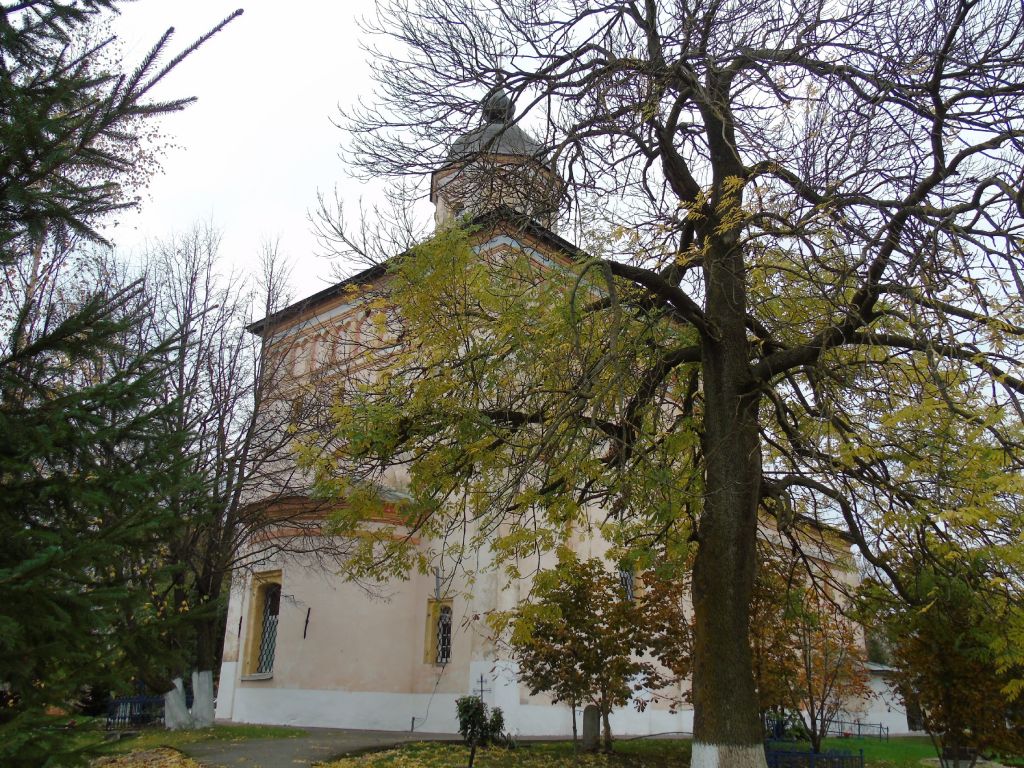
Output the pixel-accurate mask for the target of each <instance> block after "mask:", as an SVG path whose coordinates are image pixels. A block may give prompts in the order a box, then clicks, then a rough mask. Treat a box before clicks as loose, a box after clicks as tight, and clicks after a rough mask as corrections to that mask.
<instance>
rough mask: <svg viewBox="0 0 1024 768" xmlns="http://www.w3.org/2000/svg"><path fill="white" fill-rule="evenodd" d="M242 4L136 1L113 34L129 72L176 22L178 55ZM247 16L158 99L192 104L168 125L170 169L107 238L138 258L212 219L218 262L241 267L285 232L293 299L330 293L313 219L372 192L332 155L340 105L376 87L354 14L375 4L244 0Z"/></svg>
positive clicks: (174, 77) (362, 0) (366, 0)
mask: <svg viewBox="0 0 1024 768" xmlns="http://www.w3.org/2000/svg"><path fill="white" fill-rule="evenodd" d="M239 5H240V3H239V2H238V0H234V2H229V1H228V0H174V2H164V1H160V0H141V1H140V2H136V3H128V4H126V5H124V6H123V8H122V14H121V17H120V18H119V19H118V20H117V21H116V22H115V30H116V32H117V33H118V35H119V36H120V38H121V40H122V42H123V49H124V53H125V57H126V60H127V62H128V64H129V65H131V64H134V63H135V62H137V61H138V60H139V59H140V58H141V57H142V56H143V55H144V54H145V53H146V51H148V49H149V48H150V47H151V46H152V44H153V43H154V42H155V41H156V40H157V39H158V38H159V36H160V35H161V34H162V32H163V31H164V30H165V29H166V28H167V27H169V26H173V27H175V30H176V31H175V35H174V41H173V44H172V46H171V50H172V51H173V52H177V51H178V50H180V49H181V48H182V47H184V46H185V45H187V44H188V43H189V42H191V41H192V40H193V39H195V38H196V37H198V36H199V35H200V34H202V33H203V32H205V31H206V30H207V29H209V28H210V27H211V26H213V25H214V24H216V23H217V22H218V21H220V20H221V19H222V18H223V17H225V16H227V15H228V14H229V13H231V12H232V11H233V10H234V9H235V8H237V7H239ZM241 7H243V8H244V9H245V13H244V15H243V16H242V17H241V18H239V19H236V20H235V21H234V22H232V23H231V24H230V25H229V26H228V27H227V28H226V29H225V30H223V31H222V32H221V33H220V34H219V35H218V36H217V37H215V38H214V39H213V40H211V41H210V42H208V43H207V44H206V46H204V47H203V48H202V49H201V50H199V51H198V52H197V53H195V54H193V56H192V57H190V58H189V59H188V60H187V61H185V62H184V64H182V65H181V66H180V67H178V69H177V70H175V71H174V72H173V73H172V74H171V75H170V77H169V78H168V81H167V84H166V86H164V88H163V90H162V91H161V93H160V95H161V96H162V97H176V96H185V95H194V96H196V97H198V99H199V100H198V102H197V103H195V104H193V105H192V106H191V107H189V108H188V109H187V110H185V111H184V112H182V113H179V114H176V115H171V116H168V117H165V118H163V122H162V124H161V127H162V128H164V129H166V132H167V133H168V134H170V136H171V137H173V141H174V144H175V145H176V146H174V147H172V148H171V149H170V150H169V151H168V152H167V154H166V156H165V158H164V160H163V165H164V172H163V173H162V174H161V175H159V176H157V177H156V178H155V179H154V180H153V182H152V184H151V185H150V186H149V188H148V189H147V191H146V193H145V200H144V204H143V208H142V210H141V212H140V213H139V214H137V215H130V216H124V217H122V220H121V221H120V222H119V224H118V226H117V228H116V229H115V230H114V231H113V233H112V234H113V238H114V240H115V241H116V243H117V245H118V247H119V249H122V250H126V251H133V250H135V249H138V248H140V247H141V245H142V244H143V243H144V241H145V239H146V238H153V237H160V236H163V235H165V234H167V233H169V232H171V231H174V230H181V229H187V228H188V227H190V226H191V224H192V223H193V222H195V221H198V220H211V221H212V222H213V223H214V224H215V225H216V226H217V227H218V228H220V229H221V230H222V231H223V234H224V244H223V252H224V255H225V256H226V257H227V258H228V259H229V260H230V261H231V262H232V263H233V264H236V265H239V266H240V267H242V268H247V267H248V266H249V265H252V264H254V263H255V261H254V256H255V254H256V252H257V250H258V248H259V245H260V241H261V238H275V237H280V243H281V249H282V251H283V252H284V253H285V254H287V255H288V256H289V257H291V259H292V260H293V261H294V264H295V270H294V272H293V283H294V285H295V288H296V293H297V297H301V296H305V295H308V294H309V293H312V292H314V291H317V290H319V289H320V288H323V287H324V286H325V285H326V284H327V283H326V282H324V279H325V278H327V277H328V273H329V266H328V264H327V263H326V262H325V261H324V260H323V259H318V258H316V257H314V256H313V251H314V248H315V241H314V239H313V237H312V235H311V233H310V226H309V224H308V222H307V219H306V215H307V211H309V210H310V209H312V208H313V207H314V206H315V204H316V194H317V190H318V189H319V190H322V191H325V192H330V191H331V190H332V189H333V188H334V186H335V185H338V187H339V188H340V190H341V193H342V195H343V196H344V197H345V198H346V200H348V201H350V202H351V204H352V206H353V207H354V206H355V205H356V204H357V203H358V199H359V197H360V196H361V195H362V196H367V195H369V196H370V197H371V198H372V195H373V190H368V189H366V188H364V187H363V186H361V185H360V184H358V183H356V182H355V181H353V180H351V179H350V178H348V175H347V173H346V168H345V166H344V164H343V163H342V161H341V160H340V159H339V158H338V154H337V153H338V145H339V142H340V141H341V138H342V136H341V132H340V130H339V129H338V128H336V127H335V126H334V125H332V124H331V118H332V117H336V116H337V109H338V105H339V104H342V105H348V104H351V103H353V102H354V101H355V100H356V99H357V98H358V97H359V96H367V95H371V93H372V84H371V82H370V81H369V77H368V68H367V64H366V61H365V54H364V52H363V51H362V50H361V49H360V30H359V28H358V26H357V24H356V18H357V17H360V16H364V15H366V14H370V13H372V11H373V0H343V1H341V2H328V1H327V0H319V1H318V0H289V2H287V3H282V2H280V0H274V1H271V0H249V2H244V3H243V4H241Z"/></svg>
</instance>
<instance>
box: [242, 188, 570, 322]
mask: <svg viewBox="0 0 1024 768" xmlns="http://www.w3.org/2000/svg"><path fill="white" fill-rule="evenodd" d="M502 223H506V224H510V225H511V226H512V227H514V228H515V231H517V232H523V233H525V234H527V235H530V236H532V237H534V238H536V239H537V240H539V241H540V242H542V243H544V244H545V245H547V246H548V247H549V248H552V249H553V250H555V251H558V252H560V253H564V254H566V256H568V257H569V258H572V259H582V258H585V257H586V254H585V253H584V252H583V251H581V250H580V249H579V248H577V247H576V246H575V245H573V244H572V243H570V242H569V241H568V240H566V239H565V238H563V237H560V236H559V235H556V234H555V233H554V232H552V231H551V230H550V229H548V228H547V227H544V226H542V225H540V224H538V223H537V222H535V221H533V220H532V219H530V218H529V217H528V216H524V215H523V214H522V213H520V212H519V211H516V210H513V209H512V208H509V207H508V206H504V205H502V206H499V207H498V208H495V209H494V210H491V211H488V212H486V213H482V214H480V215H478V216H476V217H475V218H473V219H472V220H471V221H469V222H468V224H469V226H471V227H481V228H486V227H488V226H490V227H495V226H498V225H499V224H502ZM401 255H402V254H399V256H401ZM394 258H397V257H392V258H391V259H388V260H386V261H384V262H382V263H380V264H374V265H373V266H371V267H369V268H368V269H364V270H362V271H361V272H357V273H356V274H354V275H352V276H351V277H347V278H345V279H344V280H342V281H341V282H340V283H335V284H334V285H332V286H330V287H328V288H325V289H323V290H322V291H319V292H317V293H314V294H313V295H312V296H307V297H306V298H305V299H301V300H300V301H297V302H295V303H294V304H290V305H289V306H287V307H285V308H284V309H280V310H278V311H277V312H274V313H272V314H270V315H267V316H266V317H264V318H262V319H260V320H257V321H255V322H254V323H250V324H249V325H247V326H246V328H245V329H246V330H247V331H249V332H250V333H255V334H258V335H262V334H263V332H264V331H267V330H269V329H271V328H273V327H275V326H277V325H279V324H281V323H282V322H284V321H287V320H290V319H293V318H296V317H299V316H301V315H304V314H305V313H306V312H307V311H309V310H312V309H313V308H315V307H317V306H319V305H320V304H322V303H323V302H325V301H328V300H329V299H333V298H335V297H337V296H341V295H342V294H344V293H345V291H346V290H347V289H348V288H349V286H352V285H358V284H360V283H368V282H370V281H372V280H376V279H377V278H379V277H383V276H384V275H385V274H387V271H388V266H389V264H390V263H391V261H392V260H393V259H394Z"/></svg>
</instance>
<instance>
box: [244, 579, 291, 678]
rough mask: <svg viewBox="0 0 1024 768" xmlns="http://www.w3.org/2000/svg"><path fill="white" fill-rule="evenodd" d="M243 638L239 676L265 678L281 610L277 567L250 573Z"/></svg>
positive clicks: (271, 664)
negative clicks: (247, 606) (268, 570)
mask: <svg viewBox="0 0 1024 768" xmlns="http://www.w3.org/2000/svg"><path fill="white" fill-rule="evenodd" d="M251 594H252V597H251V599H250V600H249V610H248V618H247V620H246V621H247V626H248V627H249V629H248V633H247V638H246V641H245V657H244V664H243V668H242V678H243V679H246V678H248V679H266V678H269V677H270V676H271V675H272V674H273V672H274V656H275V655H276V654H277V624H278V618H279V616H280V613H281V571H271V572H268V573H256V574H253V580H252V593H251Z"/></svg>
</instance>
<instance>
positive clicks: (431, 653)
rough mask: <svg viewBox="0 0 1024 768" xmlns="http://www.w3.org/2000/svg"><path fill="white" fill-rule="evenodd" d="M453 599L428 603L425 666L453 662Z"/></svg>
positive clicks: (433, 600) (429, 601) (432, 600)
mask: <svg viewBox="0 0 1024 768" xmlns="http://www.w3.org/2000/svg"><path fill="white" fill-rule="evenodd" d="M454 615H455V614H454V613H453V612H452V601H451V599H450V598H449V599H443V600H437V599H431V600H428V601H427V634H426V642H425V644H424V654H423V662H424V663H425V664H441V665H444V664H447V663H448V662H449V661H451V660H452V618H453V617H454Z"/></svg>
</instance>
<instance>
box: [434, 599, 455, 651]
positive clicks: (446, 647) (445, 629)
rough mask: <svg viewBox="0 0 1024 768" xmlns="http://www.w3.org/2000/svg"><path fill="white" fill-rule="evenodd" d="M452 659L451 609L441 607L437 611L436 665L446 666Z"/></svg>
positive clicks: (445, 606)
mask: <svg viewBox="0 0 1024 768" xmlns="http://www.w3.org/2000/svg"><path fill="white" fill-rule="evenodd" d="M451 659H452V607H451V606H450V605H442V606H441V607H440V608H439V609H438V611H437V655H436V657H435V663H436V664H447V663H448V662H449V661H451Z"/></svg>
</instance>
